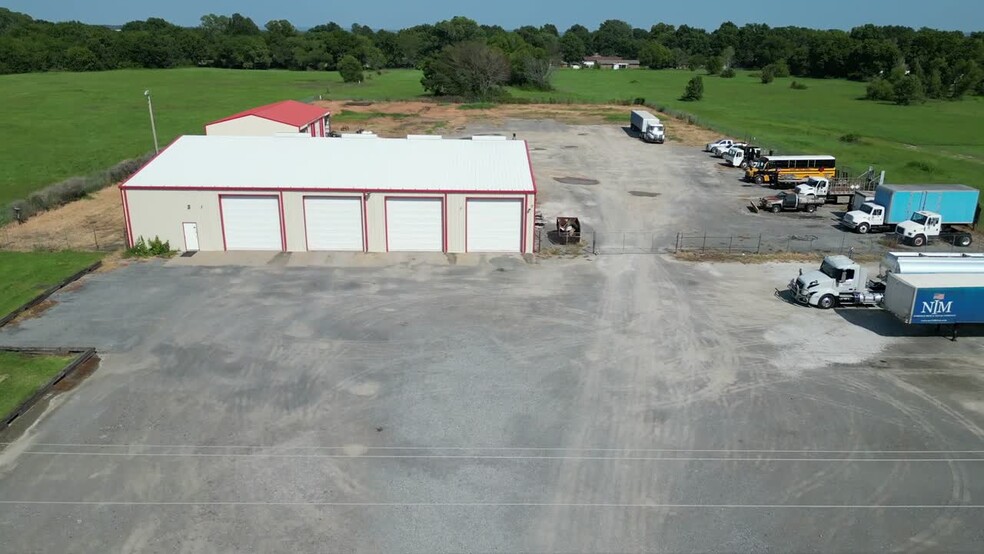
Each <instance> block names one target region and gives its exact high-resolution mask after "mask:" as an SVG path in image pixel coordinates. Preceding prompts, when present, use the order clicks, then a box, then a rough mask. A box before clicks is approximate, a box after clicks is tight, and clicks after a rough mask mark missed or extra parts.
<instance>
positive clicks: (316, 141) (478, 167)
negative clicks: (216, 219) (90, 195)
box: [123, 135, 535, 192]
mask: <svg viewBox="0 0 984 554" xmlns="http://www.w3.org/2000/svg"><path fill="white" fill-rule="evenodd" d="M123 188H165V189H166V188H176V189H187V188H202V189H236V190H250V189H284V190H291V189H294V190H307V189H331V190H366V191H373V190H394V191H442V192H455V191H476V192H500V191H509V192H535V185H534V181H533V175H532V171H531V166H530V161H529V154H528V152H527V148H526V142H525V141H521V140H506V141H471V140H449V139H445V140H407V139H388V138H378V139H375V140H342V139H331V138H320V137H318V138H310V139H306V140H300V139H291V138H286V137H249V136H201V135H187V136H183V137H181V138H179V139H177V140H176V141H174V143H173V144H171V145H170V146H169V147H168V148H167V149H165V150H164V151H163V152H161V153H160V155H158V156H157V157H156V158H154V159H153V160H152V161H150V163H148V164H147V165H146V166H145V167H144V168H143V169H142V170H140V171H139V172H137V173H136V174H135V175H134V176H133V177H131V178H130V180H129V181H127V182H126V183H124V184H123Z"/></svg>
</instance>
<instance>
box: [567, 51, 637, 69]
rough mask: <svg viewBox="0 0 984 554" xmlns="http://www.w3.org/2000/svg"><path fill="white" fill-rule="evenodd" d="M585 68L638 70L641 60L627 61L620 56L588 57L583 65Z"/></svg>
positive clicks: (596, 55)
mask: <svg viewBox="0 0 984 554" xmlns="http://www.w3.org/2000/svg"><path fill="white" fill-rule="evenodd" d="M581 65H583V66H584V67H601V68H602V69H638V68H639V60H627V59H625V58H620V57H618V56H600V55H598V54H595V55H594V56H588V57H586V58H584V61H583V62H582V63H581Z"/></svg>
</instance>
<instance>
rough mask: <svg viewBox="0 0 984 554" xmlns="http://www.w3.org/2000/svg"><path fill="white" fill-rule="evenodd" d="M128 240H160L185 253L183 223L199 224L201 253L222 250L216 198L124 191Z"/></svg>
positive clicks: (182, 192)
mask: <svg viewBox="0 0 984 554" xmlns="http://www.w3.org/2000/svg"><path fill="white" fill-rule="evenodd" d="M125 195H126V196H125V198H126V203H127V206H128V209H129V220H130V230H131V235H130V238H131V240H134V241H136V240H137V239H138V238H140V237H144V238H145V239H147V240H150V239H152V238H154V237H155V236H157V237H160V238H161V240H167V241H170V242H171V248H173V249H175V250H184V249H185V247H184V231H183V228H182V224H183V223H186V222H187V223H197V224H198V245H199V248H200V249H202V250H222V249H223V248H224V245H223V244H222V224H221V222H220V218H219V194H218V193H217V192H215V191H187V190H127V191H126V192H125Z"/></svg>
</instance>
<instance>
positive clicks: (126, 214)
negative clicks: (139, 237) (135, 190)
mask: <svg viewBox="0 0 984 554" xmlns="http://www.w3.org/2000/svg"><path fill="white" fill-rule="evenodd" d="M120 198H121V199H122V202H123V221H124V222H125V223H126V247H127V248H132V247H133V244H134V238H133V222H132V221H131V220H130V203H129V201H128V200H127V197H126V191H125V190H124V189H123V187H120Z"/></svg>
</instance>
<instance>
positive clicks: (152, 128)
mask: <svg viewBox="0 0 984 554" xmlns="http://www.w3.org/2000/svg"><path fill="white" fill-rule="evenodd" d="M144 96H146V97H147V110H148V111H149V112H150V132H151V133H153V134H154V154H160V153H161V149H160V147H159V146H158V145H157V125H156V124H155V123H154V103H153V101H151V99H150V90H149V89H148V90H145V91H144Z"/></svg>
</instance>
